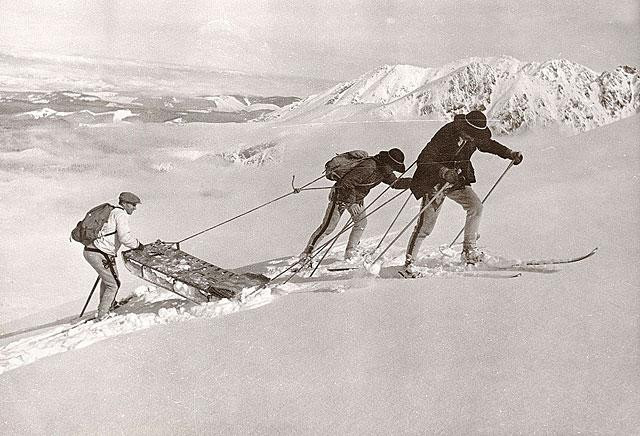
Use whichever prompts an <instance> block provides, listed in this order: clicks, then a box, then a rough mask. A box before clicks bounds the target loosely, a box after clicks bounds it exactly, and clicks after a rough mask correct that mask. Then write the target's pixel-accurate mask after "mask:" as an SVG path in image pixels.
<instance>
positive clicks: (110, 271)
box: [72, 192, 144, 320]
mask: <svg viewBox="0 0 640 436" xmlns="http://www.w3.org/2000/svg"><path fill="white" fill-rule="evenodd" d="M118 203H119V206H118V207H113V206H111V208H112V209H111V212H110V213H109V215H108V218H107V220H106V222H105V223H104V224H103V225H102V226H101V228H100V230H99V232H98V234H97V238H95V239H94V240H93V241H80V242H83V243H86V245H85V248H84V252H83V255H84V258H85V260H86V261H87V262H88V263H89V265H91V267H92V268H93V269H94V270H96V272H97V273H98V275H99V276H100V303H99V304H98V312H97V315H96V319H97V320H102V319H105V318H106V317H107V316H108V315H109V312H110V310H111V309H112V305H113V304H114V303H115V299H116V294H117V293H118V289H119V288H120V279H119V278H118V268H117V266H116V256H117V254H118V250H119V248H120V246H121V245H124V246H125V247H128V248H131V249H137V250H141V249H143V248H144V245H143V244H141V243H140V241H139V240H138V239H136V238H135V237H134V236H133V234H132V233H131V230H130V228H129V215H131V214H133V212H134V211H135V210H136V207H137V205H138V204H140V203H141V201H140V198H139V197H138V196H137V195H135V194H133V193H131V192H122V193H121V194H120V196H119V197H118ZM101 206H104V205H101ZM106 206H109V205H106ZM98 207H100V206H98ZM78 224H80V223H78ZM74 231H75V230H74ZM72 237H73V236H72ZM74 239H75V238H74Z"/></svg>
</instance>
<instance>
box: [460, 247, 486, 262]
mask: <svg viewBox="0 0 640 436" xmlns="http://www.w3.org/2000/svg"><path fill="white" fill-rule="evenodd" d="M460 259H461V260H462V263H464V264H466V265H477V264H479V263H482V262H484V261H485V260H486V257H485V255H484V253H483V252H482V251H481V250H480V249H478V247H477V246H476V243H475V242H464V243H463V244H462V253H460Z"/></svg>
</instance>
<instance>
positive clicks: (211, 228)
mask: <svg viewBox="0 0 640 436" xmlns="http://www.w3.org/2000/svg"><path fill="white" fill-rule="evenodd" d="M323 177H324V173H323V174H322V175H321V176H320V177H318V178H316V179H314V180H312V181H310V182H309V183H307V184H306V185H303V186H301V187H300V188H294V189H293V191H291V192H288V193H286V194H284V195H281V196H279V197H277V198H274V199H273V200H270V201H268V202H266V203H263V204H261V205H260V206H256V207H254V208H253V209H249V210H248V211H246V212H242V213H241V214H239V215H236V216H234V217H232V218H229V219H227V220H224V221H222V222H221V223H218V224H216V225H213V226H211V227H209V228H206V229H204V230H201V231H199V232H197V233H194V234H193V235H191V236H187V237H186V238H183V239H181V240H179V241H177V242H173V243H172V244H175V245H177V246H178V248H180V244H181V243H183V242H184V241H188V240H189V239H192V238H195V237H196V236H200V235H201V234H203V233H206V232H208V231H210V230H213V229H215V228H217V227H220V226H222V225H223V224H227V223H230V222H231V221H233V220H236V219H238V218H240V217H243V216H245V215H248V214H250V213H251V212H255V211H256V210H258V209H261V208H263V207H265V206H268V205H269V204H271V203H275V202H276V201H278V200H282V199H283V198H285V197H288V196H290V195H291V194H298V193H299V192H300V191H303V190H305V188H306V187H307V186H309V185H311V184H313V183H315V182H317V181H318V180H320V179H322V178H323ZM294 180H295V176H294ZM292 183H293V181H292Z"/></svg>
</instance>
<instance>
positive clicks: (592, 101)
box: [263, 56, 640, 134]
mask: <svg viewBox="0 0 640 436" xmlns="http://www.w3.org/2000/svg"><path fill="white" fill-rule="evenodd" d="M639 108H640V76H639V73H638V69H637V68H635V67H630V66H620V67H618V68H616V69H615V70H614V71H612V72H603V73H600V74H599V73H596V72H594V71H592V70H590V69H589V68H587V67H585V66H582V65H579V64H576V63H573V62H570V61H568V60H565V59H555V60H550V61H547V62H543V63H537V62H522V61H519V60H517V59H514V58H511V57H506V56H505V57H499V58H471V59H465V60H462V61H459V62H456V63H452V64H449V65H446V66H444V67H441V68H422V67H416V66H410V65H384V66H382V67H379V68H377V69H375V70H373V71H370V72H368V73H366V74H364V75H362V76H360V77H359V78H357V79H355V80H351V81H348V82H343V83H339V84H337V85H335V86H333V87H331V88H330V89H328V90H327V91H325V92H323V93H319V94H316V95H312V96H309V97H307V98H306V99H303V100H300V101H297V102H294V103H292V104H291V105H289V106H287V107H285V108H282V109H280V110H278V111H274V112H271V113H269V114H266V115H264V116H263V118H264V119H265V120H280V121H287V122H296V123H306V122H336V121H357V120H372V119H373V120H408V119H411V120H420V119H433V120H442V121H443V122H444V121H449V120H451V119H452V118H453V115H454V114H457V113H463V112H468V111H470V110H474V109H477V110H481V111H483V112H485V114H486V115H487V117H488V118H489V119H490V124H491V127H492V129H493V130H494V131H495V132H496V133H499V134H510V133H517V132H522V131H525V130H529V129H533V128H537V127H551V126H556V127H558V128H560V129H561V130H564V131H567V132H569V133H577V132H583V131H587V130H590V129H593V128H595V127H598V126H602V125H605V124H608V123H611V122H614V121H617V120H619V119H622V118H625V117H628V116H630V115H633V114H635V113H637V112H638V111H639Z"/></svg>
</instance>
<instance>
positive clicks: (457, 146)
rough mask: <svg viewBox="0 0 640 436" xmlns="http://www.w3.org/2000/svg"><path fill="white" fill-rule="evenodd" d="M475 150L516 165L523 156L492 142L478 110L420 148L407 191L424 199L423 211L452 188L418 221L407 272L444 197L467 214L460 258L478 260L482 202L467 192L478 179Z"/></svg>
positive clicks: (470, 261) (459, 118) (447, 126)
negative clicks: (472, 162)
mask: <svg viewBox="0 0 640 436" xmlns="http://www.w3.org/2000/svg"><path fill="white" fill-rule="evenodd" d="M476 150H480V151H482V152H484V153H491V154H495V155H496V156H499V157H501V158H503V159H511V160H512V161H513V164H514V165H518V164H520V162H522V153H520V152H519V151H513V150H511V149H510V148H508V147H506V146H504V145H502V144H500V143H499V142H497V141H494V140H492V139H491V130H489V128H488V127H487V118H486V116H485V115H484V114H483V113H482V112H480V111H471V112H469V113H468V114H466V115H464V114H460V115H456V116H455V117H454V119H453V121H452V122H450V123H448V124H445V125H444V126H443V127H442V128H440V130H438V131H437V132H436V134H435V135H434V136H433V138H431V141H429V142H428V143H427V145H426V146H425V147H424V149H423V150H422V152H421V153H420V155H419V156H418V160H417V169H416V171H415V173H414V175H413V180H412V182H411V192H412V193H413V195H414V196H415V198H416V199H418V200H421V201H422V205H423V207H424V206H426V205H427V204H428V203H429V201H431V200H432V199H433V197H434V195H435V194H436V193H437V192H438V191H440V189H441V188H442V186H443V184H444V183H450V184H451V185H452V187H451V188H450V189H448V190H445V191H444V193H443V194H441V198H436V199H435V200H434V201H433V203H431V205H429V207H427V208H426V209H425V210H424V211H423V212H422V214H421V215H420V217H419V218H418V221H417V222H416V225H415V227H414V229H413V232H412V234H411V237H410V238H409V244H408V246H407V251H406V258H405V268H406V270H407V271H408V272H409V273H411V271H412V265H413V262H414V261H415V259H416V256H417V254H418V251H419V250H420V245H421V244H422V242H423V241H424V239H425V238H426V237H427V236H428V235H429V234H430V233H431V231H432V230H433V228H434V226H435V224H436V220H437V219H438V214H439V213H440V208H441V207H442V204H443V202H444V197H445V196H446V197H449V198H450V199H452V200H453V201H455V202H456V203H458V204H459V205H461V206H462V207H463V209H464V210H465V211H466V214H467V215H466V221H465V227H464V240H463V249H462V253H461V258H462V261H463V262H464V263H467V264H476V263H478V262H482V260H483V253H482V252H481V251H479V250H478V248H477V245H476V240H477V238H478V228H479V225H480V218H481V215H482V202H481V201H480V199H479V198H478V196H477V195H476V193H475V192H474V190H473V189H472V188H471V184H472V183H475V181H476V178H475V174H474V171H473V165H472V164H471V160H470V159H471V155H473V153H474V152H475V151H476Z"/></svg>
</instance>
